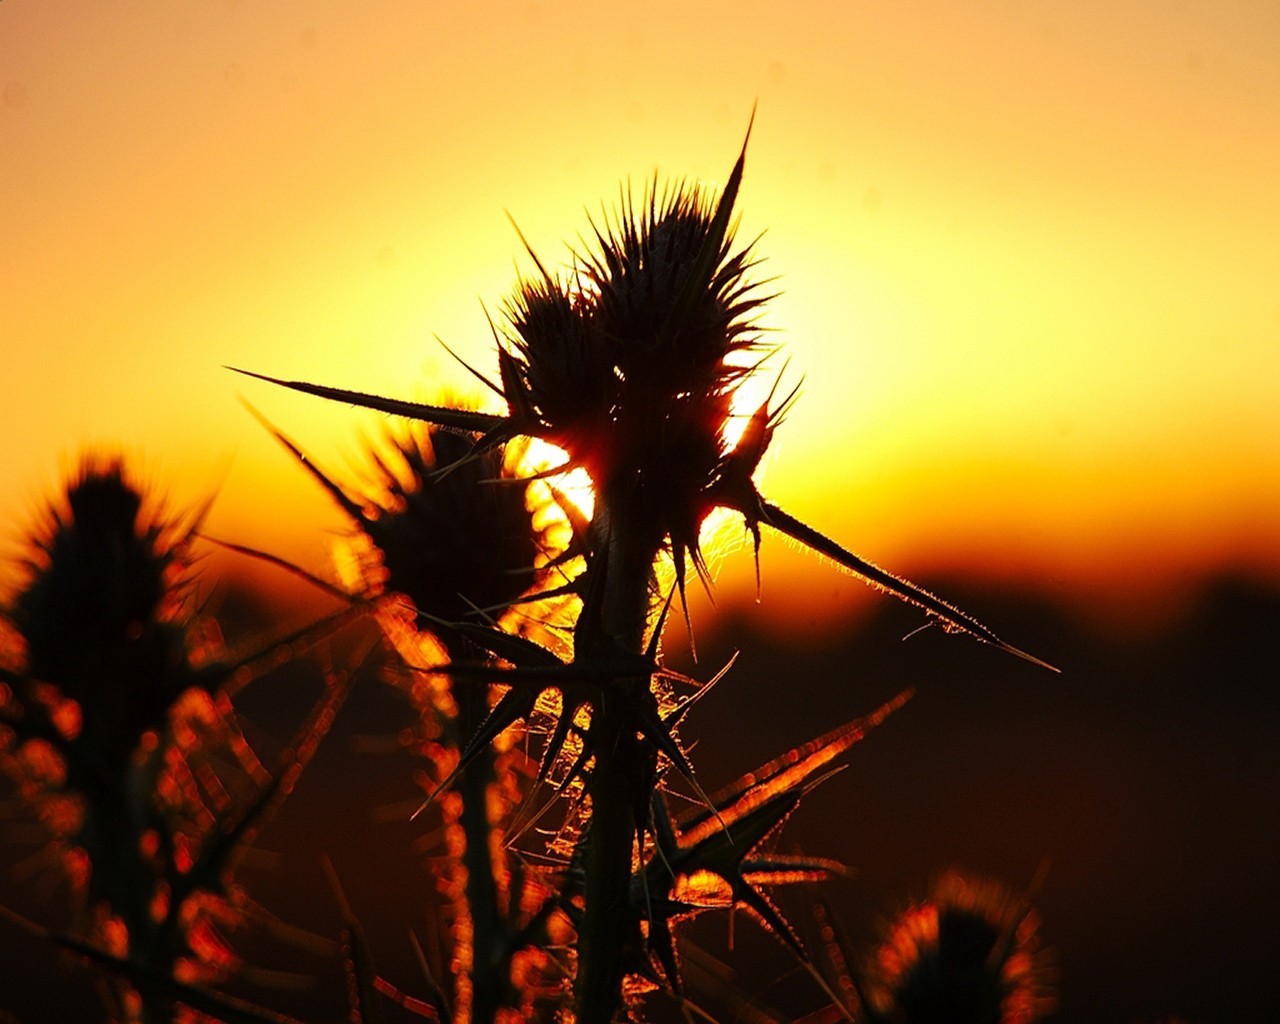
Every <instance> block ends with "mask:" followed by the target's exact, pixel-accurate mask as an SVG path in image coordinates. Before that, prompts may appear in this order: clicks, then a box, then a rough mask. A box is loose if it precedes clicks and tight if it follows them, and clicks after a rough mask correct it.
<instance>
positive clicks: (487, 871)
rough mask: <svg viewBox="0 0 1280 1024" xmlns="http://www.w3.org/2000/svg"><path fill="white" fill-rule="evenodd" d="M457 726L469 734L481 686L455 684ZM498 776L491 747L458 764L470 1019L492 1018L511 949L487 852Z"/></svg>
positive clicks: (477, 715)
mask: <svg viewBox="0 0 1280 1024" xmlns="http://www.w3.org/2000/svg"><path fill="white" fill-rule="evenodd" d="M454 700H455V702H456V703H457V706H458V719H457V725H458V732H459V735H460V736H461V737H464V738H465V737H467V736H470V735H471V734H472V733H473V732H474V731H475V729H476V728H477V727H478V726H479V724H480V722H481V721H482V720H483V718H484V714H485V712H486V710H487V702H486V701H485V699H484V691H483V690H480V689H477V688H468V687H459V688H457V689H456V690H455V693H454ZM495 777H496V770H495V766H494V753H493V751H492V750H491V749H486V750H484V751H483V752H482V753H481V754H480V756H478V757H477V758H476V759H475V760H474V761H472V762H471V764H469V765H467V767H466V768H464V769H463V770H462V773H461V775H460V776H459V778H458V782H457V787H456V788H457V791H458V793H459V795H460V796H461V797H462V812H461V815H460V816H459V824H460V825H461V826H462V830H463V834H464V836H465V837H466V848H465V850H464V851H463V855H462V860H463V864H464V866H465V868H466V872H467V885H466V899H467V910H468V913H469V914H470V916H471V928H472V939H471V960H472V963H471V979H470V980H471V1008H470V1009H471V1021H472V1022H473V1024H492V1021H493V1020H494V1017H495V1016H496V1015H497V1012H498V1008H499V1007H500V1006H502V1005H503V1000H504V997H505V995H506V992H507V989H508V988H509V987H510V982H511V977H510V975H511V952H510V950H509V949H508V943H507V934H506V924H505V921H504V919H503V916H502V912H501V909H500V908H499V906H498V892H497V888H498V886H497V878H496V876H495V874H494V870H495V865H494V862H493V858H492V856H491V848H490V839H491V833H492V832H493V828H494V825H493V822H491V821H490V820H489V808H488V804H489V787H490V785H491V784H492V783H493V781H494V779H495Z"/></svg>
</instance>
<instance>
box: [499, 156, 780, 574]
mask: <svg viewBox="0 0 1280 1024" xmlns="http://www.w3.org/2000/svg"><path fill="white" fill-rule="evenodd" d="M741 171H742V161H741V160H739V163H738V165H737V166H736V167H735V168H734V172H733V175H732V176H731V178H730V182H729V185H728V187H726V189H725V191H724V194H723V195H722V196H721V197H720V198H719V199H718V200H715V199H714V198H713V197H712V196H711V195H710V194H708V193H707V192H706V191H704V190H703V189H700V188H696V187H690V186H686V185H676V186H674V187H672V188H670V189H668V190H666V191H665V192H663V193H661V194H659V192H658V190H657V187H656V185H653V186H650V188H649V190H648V192H647V194H646V199H645V202H644V204H643V205H642V206H641V207H640V208H639V209H637V208H636V206H635V205H634V204H633V203H631V202H630V201H629V200H624V203H623V205H622V207H621V209H620V210H619V211H618V213H617V214H616V216H615V217H614V218H612V220H610V221H608V222H606V224H605V225H604V226H603V228H597V229H596V231H595V241H596V244H597V248H596V250H595V251H591V252H587V253H585V254H583V255H581V256H580V257H579V258H578V265H577V267H576V268H575V270H574V273H573V276H572V279H571V282H569V283H567V282H563V281H560V280H558V279H556V278H555V277H554V276H553V275H551V274H550V273H548V272H547V270H546V269H545V267H543V265H542V264H541V263H540V262H539V263H538V268H539V270H540V271H541V275H542V276H541V277H540V278H539V279H537V280H534V281H531V282H523V283H522V284H521V285H520V286H519V288H518V290H517V293H516V296H515V298H514V299H513V300H511V301H510V302H509V303H508V306H507V316H508V320H509V322H510V339H509V340H510V351H507V352H504V353H503V354H502V356H501V365H502V384H503V390H504V392H505V395H506V398H507V401H508V404H509V405H510V406H511V409H512V415H513V418H514V419H515V420H517V421H525V422H523V423H522V429H523V430H525V431H526V432H529V433H537V434H541V435H542V436H544V437H546V438H547V439H548V440H550V441H552V442H553V443H555V444H558V445H559V446H560V447H562V448H564V449H565V451H566V452H568V454H569V457H570V459H571V461H572V462H573V463H574V464H576V465H580V466H582V467H584V468H585V469H586V470H587V472H588V473H589V474H590V475H591V478H592V481H593V482H594V484H595V487H596V491H597V493H598V494H599V495H601V496H603V498H604V500H605V502H606V504H607V505H609V506H611V507H612V508H613V509H614V510H615V511H616V510H621V509H625V510H627V512H628V515H629V516H630V517H631V518H632V519H633V521H634V522H635V523H639V524H644V527H645V530H646V532H647V533H648V534H649V535H650V538H651V541H652V542H654V543H661V542H663V541H664V540H666V541H668V542H669V543H670V545H671V547H672V550H673V553H674V554H675V555H676V568H677V571H678V572H681V571H682V570H683V564H684V555H685V554H686V552H687V553H689V554H691V555H692V556H693V559H694V563H695V565H698V566H699V567H700V554H699V548H698V534H699V531H700V529H701V526H702V523H703V521H704V520H705V518H706V517H707V515H708V514H709V513H710V512H711V510H712V509H713V508H714V507H716V505H717V504H721V503H722V502H721V495H719V494H718V491H717V488H718V487H719V485H720V483H721V481H722V478H723V477H724V476H725V473H726V470H727V469H729V467H730V465H731V463H732V464H733V469H734V472H738V471H739V470H740V467H738V466H737V465H736V462H735V460H734V458H733V457H734V453H733V452H731V451H729V449H728V446H727V444H726V440H725V437H726V428H727V426H728V423H729V419H730V416H731V414H732V402H733V396H734V393H735V391H736V389H737V387H738V385H739V384H740V383H741V381H742V380H743V379H744V377H745V376H746V375H747V374H748V373H749V372H750V367H749V366H748V365H746V362H745V360H744V359H743V356H744V355H745V354H748V353H750V352H751V351H753V350H756V349H759V348H761V343H760V340H759V337H758V333H757V331H756V329H755V326H754V315H755V313H756V311H757V309H758V308H759V306H760V305H761V304H762V302H763V301H764V300H763V298H761V297H760V296H758V295H757V294H756V289H757V287H758V283H757V282H752V281H750V280H749V279H748V271H749V270H750V269H751V267H752V266H753V265H754V263H753V259H752V256H751V249H750V246H747V247H744V248H738V249H735V247H734V244H733V230H732V227H731V225H730V223H729V219H730V216H731V213H732V207H733V202H734V199H735V197H736V193H737V184H738V181H739V180H740V177H741ZM535 259H536V257H535ZM570 284H571V286H570ZM737 461H741V460H740V459H738V460H737ZM756 461H758V456H757V458H756ZM749 468H750V470H754V468H755V464H754V462H753V464H752V465H751V466H750V467H749Z"/></svg>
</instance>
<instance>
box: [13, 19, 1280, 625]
mask: <svg viewBox="0 0 1280 1024" xmlns="http://www.w3.org/2000/svg"><path fill="white" fill-rule="evenodd" d="M757 101H758V114H757V117H756V122H755V128H754V131H753V137H752V139H751V144H750V148H749V151H748V157H747V166H746V177H745V181H744V184H743V189H742V192H741V195H740V199H739V209H740V211H741V215H742V226H741V229H740V234H739V238H740V240H743V241H746V240H749V239H751V238H753V237H755V236H756V235H757V234H759V233H760V232H762V231H763V232H766V233H765V234H764V236H763V237H762V238H761V240H760V242H759V252H760V254H761V255H762V256H764V257H765V258H766V262H765V263H764V265H763V266H762V267H761V268H760V271H759V273H760V274H761V275H762V276H771V275H779V277H780V280H779V282H778V287H779V288H780V289H781V290H782V294H781V295H780V296H779V297H778V299H777V300H775V301H774V302H773V303H772V304H771V306H770V308H769V310H768V312H767V314H766V317H765V320H764V323H765V326H767V327H769V328H770V329H771V330H773V331H775V332H776V334H775V335H774V338H775V340H777V341H779V342H780V343H781V344H782V348H783V352H782V353H781V355H782V357H783V358H784V359H789V360H790V365H789V368H788V371H787V377H786V380H787V381H790V382H796V381H800V380H803V382H804V383H803V389H802V393H801V396H800V400H799V401H798V402H797V403H796V405H795V407H794V409H793V410H792V412H791V413H790V415H789V416H788V418H787V421H786V422H785V423H784V424H783V426H782V427H781V428H780V429H779V431H778V433H777V437H776V440H775V450H774V451H773V452H771V454H770V456H769V459H768V478H767V490H768V493H769V495H770V496H771V497H772V498H773V499H774V500H776V501H778V502H779V503H780V504H782V505H784V506H785V507H787V508H789V509H791V510H792V511H794V512H796V513H797V514H800V515H802V516H803V517H804V518H806V519H808V520H811V521H812V522H814V523H815V524H816V525H820V526H821V527H822V529H823V530H824V531H825V532H827V533H829V534H830V535H831V536H833V537H835V538H836V539H838V540H840V541H842V542H844V543H846V544H848V546H849V547H851V548H852V549H853V550H855V551H857V552H859V553H860V554H863V555H865V556H867V557H870V558H872V559H873V560H875V561H877V562H880V563H881V564H884V565H886V566H890V567H893V568H897V569H901V570H902V571H903V572H906V573H908V574H912V573H934V572H937V571H965V572H973V573H978V574H985V575H988V576H990V575H997V576H1001V577H1028V578H1032V579H1036V580H1040V581H1042V582H1047V583H1048V584H1051V585H1054V586H1058V587H1060V588H1062V589H1064V590H1070V591H1071V592H1072V593H1073V594H1088V593H1090V591H1091V590H1092V589H1093V588H1096V587H1098V586H1100V585H1101V586H1103V587H1104V588H1105V589H1107V590H1108V591H1110V590H1123V589H1124V588H1125V587H1126V586H1128V587H1132V588H1135V592H1140V593H1141V594H1143V595H1147V596H1150V595H1152V594H1155V593H1157V592H1158V591H1159V590H1160V589H1161V588H1163V587H1168V586H1171V585H1175V584H1177V583H1179V582H1180V581H1185V580H1186V578H1187V577H1188V576H1189V575H1190V574H1198V573H1202V572H1207V571H1214V570H1220V569H1223V568H1230V567H1236V566H1242V565H1244V566H1249V567H1251V568H1254V569H1256V570H1257V571H1259V572H1265V573H1267V574H1269V575H1270V576H1272V577H1275V576H1277V575H1280V530H1278V529H1277V523H1280V402H1277V401H1276V400H1275V392H1276V381H1277V380H1278V379H1280V287H1278V286H1277V282H1278V281H1280V248H1277V246H1276V244H1275V239H1276V232H1277V228H1280V190H1277V189H1276V188H1275V186H1274V182H1275V180H1276V174H1277V172H1278V171H1280V131H1277V130H1276V126H1277V125H1278V124H1280V11H1278V10H1277V9H1276V8H1275V7H1274V5H1271V4H1266V3H1263V2H1261V0H1256V2H1253V3H1241V4H1233V5H1230V6H1229V7H1222V6H1220V5H1214V4H1210V3H1207V2H1200V3H1192V4H1188V5H1183V6H1182V7H1180V8H1179V9H1178V10H1176V11H1175V10H1172V9H1170V8H1169V7H1168V5H1165V4H1159V3H1156V2H1155V0H1145V2H1140V3H1135V4H1129V5H1123V6H1122V7H1120V8H1117V7H1116V6H1115V5H1107V4H1100V3H1093V4H1089V3H1085V4H1079V5H1072V6H1069V7H1062V6H1061V5H1049V4H1044V3H1034V4H1026V5H1016V6H1015V5H1008V4H997V3H994V2H986V3H976V4H967V5H948V4H942V3H921V4H917V5H912V6H911V7H910V8H909V9H908V8H902V7H892V8H858V7H855V6H853V5H844V6H841V5H834V6H833V5H826V4H819V3H799V4H794V5H791V6H790V7H788V8H787V9H786V10H785V11H780V10H778V9H776V8H775V7H774V6H773V5H765V4H762V3H745V4H744V3H734V4H732V5H731V4H728V3H725V2H717V3H711V4H705V5H696V6H694V7H690V6H688V5H684V4H676V3H673V2H659V3H655V4H651V5H649V6H647V7H646V9H645V13H644V15H643V17H640V16H638V15H636V14H635V13H634V12H628V11H626V10H624V9H622V8H621V7H619V8H617V9H612V8H604V9H601V10H599V11H593V12H592V14H591V16H589V17H587V16H583V14H582V12H581V11H577V10H575V9H572V8H570V7H569V6H568V5H551V4H538V3H528V4H505V5H504V4H494V3H490V4H476V5H463V4H460V3H445V4H432V5H424V4H421V3H411V2H409V0H398V2H392V0H387V2H379V3H374V4H371V5H366V6H365V7H362V8H360V9H358V10H357V9H353V8H351V7H349V6H338V5H327V4H310V3H308V4H304V3H301V2H299V0H285V2H280V3H277V4H273V5H270V6H269V7H264V6H259V5H253V4H249V3H239V2H234V0H226V2H209V3H196V4H191V5H185V6H184V7H183V8H182V10H181V11H176V10H175V11H166V12H157V11H156V10H155V9H153V8H149V7H146V6H144V5H139V4H128V3H125V4H113V5H110V6H107V5H92V6H90V7H84V6H80V7H75V8H72V7H64V6H60V5H57V4H44V5H35V4H19V3H8V4H3V5H0V170H2V171H3V180H4V182H5V188H4V189H3V190H2V191H0V225H3V227H0V233H2V235H3V239H4V245H3V246H0V280H3V282H4V284H3V286H0V287H2V288H3V291H4V298H3V303H2V309H0V331H2V332H3V334H2V335H0V337H2V338H3V342H4V351H5V356H6V368H7V370H8V387H7V389H6V392H5V398H4V402H3V403H0V430H2V431H3V435H4V436H5V437H6V439H7V441H6V444H5V446H4V447H3V449H2V450H0V471H2V472H3V474H4V479H5V480H6V481H7V482H8V483H9V498H8V500H7V503H6V506H5V507H6V509H7V510H8V511H7V512H6V513H5V514H4V516H3V520H2V521H0V523H2V526H3V535H4V536H5V537H13V536H16V535H17V533H18V531H19V530H20V528H21V527H22V526H23V525H24V523H25V521H26V519H25V517H26V515H27V512H28V510H29V509H30V508H31V507H32V506H33V505H35V504H36V503H37V502H38V501H39V500H40V499H41V497H42V495H43V494H44V493H46V492H47V491H48V490H50V489H51V488H52V486H53V483H54V482H55V481H56V478H57V473H58V470H59V468H60V466H61V467H65V466H67V465H68V464H71V463H74V453H75V452H77V451H79V450H80V449H81V448H82V447H83V446H85V445H89V446H94V447H97V448H120V449H123V450H124V451H125V452H126V454H128V455H129V456H131V457H132V456H135V455H136V456H138V457H140V460H141V461H140V475H141V476H142V477H143V478H144V479H156V480H162V481H163V485H162V489H163V490H164V491H165V492H166V493H168V494H169V495H171V496H172V497H173V498H174V500H176V501H178V502H179V503H181V502H188V503H195V502H197V501H199V500H201V499H203V498H204V497H205V496H207V495H208V494H209V493H210V492H211V491H212V490H214V489H220V497H219V500H218V502H217V504H216V506H215V509H214V512H213V516H212V518H211V520H210V523H209V532H211V533H213V534H215V535H218V536H224V537H228V538H234V539H236V540H238V541H240V542H242V543H245V544H248V545H251V546H255V547H261V548H266V549H269V550H272V551H275V552H278V553H280V554H281V555H283V556H285V557H288V558H291V559H293V560H295V561H298V562H301V563H302V564H304V565H309V566H312V567H316V566H318V565H321V564H323V559H324V554H323V551H324V548H325V546H326V543H327V535H328V533H329V532H332V531H333V530H334V529H337V528H338V527H339V526H340V525H341V522H340V518H339V517H338V516H337V515H336V513H335V512H334V511H333V510H332V509H330V508H328V507H327V505H326V502H325V499H324V497H323V496H322V495H321V494H319V493H318V490H317V488H315V486H314V484H313V483H312V482H311V481H310V480H309V479H307V477H306V475H305V474H304V473H302V472H300V471H298V470H297V468H296V467H295V466H292V465H291V464H290V460H289V458H288V457H287V456H286V455H285V454H284V453H283V452H282V451H280V450H279V448H278V447H277V446H276V445H275V444H274V442H273V441H272V440H271V439H270V438H269V437H268V436H267V435H266V434H265V432H264V431H262V430H261V428H260V427H259V426H258V425H257V424H256V423H255V422H254V421H253V418H252V417H251V416H249V415H248V414H247V413H246V412H245V411H244V410H243V408H242V407H241V405H240V404H239V402H238V401H237V397H238V396H244V397H245V398H247V399H248V400H249V401H250V402H252V403H253V404H254V406H256V407H257V408H259V409H261V410H262V411H263V412H264V413H265V414H266V415H267V416H268V418H270V419H271V420H272V421H273V422H275V423H277V424H278V425H279V426H280V427H281V428H282V429H284V430H285V431H286V432H287V433H288V434H289V435H290V436H291V437H293V438H295V439H296V440H297V441H299V442H300V443H301V444H303V446H304V447H305V448H306V449H307V450H308V451H309V452H310V453H311V454H313V455H314V456H315V457H316V458H317V459H318V460H319V461H321V462H322V463H323V464H325V465H326V466H329V467H341V466H342V464H343V460H344V459H345V458H349V457H355V458H356V459H357V461H358V456H357V455H356V453H358V451H359V448H360V445H359V442H358V432H359V431H361V430H363V431H365V432H368V433H376V432H377V431H378V430H380V429H381V426H380V422H381V417H378V416H376V415H373V414H369V413H364V412H354V411H351V410H347V409H344V408H342V407H340V406H336V405H334V404H332V403H326V402H322V401H320V400H317V399H312V398H307V397H304V396H299V395H293V394H288V393H285V392H283V391H281V390H278V389H270V388H268V387H267V386H266V385H262V384H258V383H255V382H251V381H249V380H247V379H245V378H240V377H237V376H235V375H233V374H231V373H229V372H227V371H225V370H223V369H221V367H222V366H223V365H224V364H230V365H235V366H242V367H246V368H248V369H252V370H256V371H260V372H263V373H267V374H272V375H275V376H282V377H290V378H298V379H306V380H311V381H316V382H320V383H327V384H334V385H338V386H342V387H348V388H352V389H356V390H363V391H371V392H378V393H383V394H388V395H395V396H399V397H406V398H423V397H427V396H429V395H432V394H434V393H435V392H436V391H437V390H438V388H439V387H443V388H445V389H448V390H451V391H452V392H454V393H464V394H473V393H476V388H477V387H478V385H477V384H476V383H475V382H474V380H473V379H472V378H470V377H469V375H468V374H467V373H466V372H465V371H464V370H462V369H461V368H460V367H458V366H457V365H456V364H455V363H454V362H453V360H452V359H451V358H450V357H449V356H448V355H447V354H446V353H445V352H444V351H443V350H442V349H441V348H440V347H439V346H437V345H436V343H435V341H434V340H433V339H434V337H435V336H437V335H438V336H439V337H441V338H442V339H444V340H445V341H446V342H447V343H448V344H449V345H450V346H451V347H452V348H454V349H455V350H456V351H457V352H458V353H459V354H460V355H461V356H462V357H463V358H464V359H466V360H467V361H469V362H471V363H472V364H473V365H475V366H476V367H477V368H478V369H480V370H481V371H482V372H485V373H492V372H493V369H494V363H493V358H492V352H491V348H492V340H491V337H490V334H489V329H488V326H487V323H486V320H485V315H484V312H483V310H482V308H481V302H483V304H484V306H485V308H487V309H488V310H490V311H491V312H494V313H495V314H496V312H497V310H498V309H499V308H500V305H501V300H502V299H503V297H504V296H506V295H507V294H509V292H510V290H511V288H512V286H513V284H514V281H515V268H516V267H517V266H518V267H522V268H524V269H526V270H527V269H528V260H527V258H526V257H523V256H522V254H521V248H520V244H519V240H518V239H517V237H516V236H515V233H514V232H513V231H512V230H511V227H510V225H509V224H508V222H507V219H506V216H505V215H504V211H510V213H511V215H512V216H513V217H514V218H515V220H516V221H517V222H518V223H519V225H520V228H521V231H522V232H523V233H524V235H525V236H526V237H527V238H529V240H530V241H531V243H532V244H533V246H534V247H535V249H536V250H537V251H538V253H539V255H540V256H541V258H542V259H543V260H544V261H545V262H547V263H548V265H559V264H562V263H563V262H565V261H567V260H568V253H567V249H566V243H567V244H568V245H573V246H577V245H580V244H581V238H582V237H583V235H584V234H585V233H586V232H587V231H588V219H587V218H588V214H591V215H597V214H598V212H599V211H600V209H601V206H602V204H603V205H604V206H610V207H611V206H612V205H613V204H614V202H616V199H617V196H618V189H619V185H620V183H623V182H626V181H629V182H630V183H631V187H632V188H633V189H634V190H635V191H636V192H638V191H639V190H640V189H641V188H642V187H643V184H644V183H645V182H646V181H647V180H648V179H649V178H650V177H651V176H652V175H653V173H654V172H655V170H656V171H657V172H658V173H660V174H661V176H662V177H664V178H667V177H684V178H689V179H700V180H705V181H707V182H711V183H716V182H721V181H723V178H724V176H725V175H727V173H728V171H729V168H730V166H731V164H732V161H733V159H734V157H735V156H736V154H737V151H738V148H739V146H740V145H741V141H742V135H743V132H744V131H745V128H746V123H747V118H748V116H749V113H750V110H751V107H752V104H753V103H755V102H757ZM778 365H779V366H780V365H781V361H779V364H778ZM433 382H434V383H433ZM772 544H773V546H775V547H784V545H781V544H778V543H777V541H773V542H772ZM770 545H771V542H770V541H769V540H768V539H766V552H768V550H769V548H770ZM736 563H741V566H740V567H736ZM774 565H775V566H776V572H777V573H778V574H779V575H780V576H781V578H782V581H783V582H782V584H779V583H777V582H775V583H774V584H773V586H774V588H775V589H785V586H786V581H787V580H791V579H793V578H794V577H795V576H796V574H797V572H798V570H796V569H795V568H794V563H793V562H792V561H790V560H789V559H788V558H786V557H782V558H779V559H776V560H775V562H774ZM725 586H726V587H727V588H731V589H732V590H733V591H734V593H749V592H750V591H753V590H754V580H753V578H752V573H751V569H750V559H749V557H747V556H745V555H744V556H742V557H740V558H737V559H735V567H734V568H732V569H731V570H729V571H727V572H726V574H725ZM765 586H766V593H767V592H768V591H769V589H770V581H769V578H768V576H766V580H765ZM1144 599H1145V598H1144Z"/></svg>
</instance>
